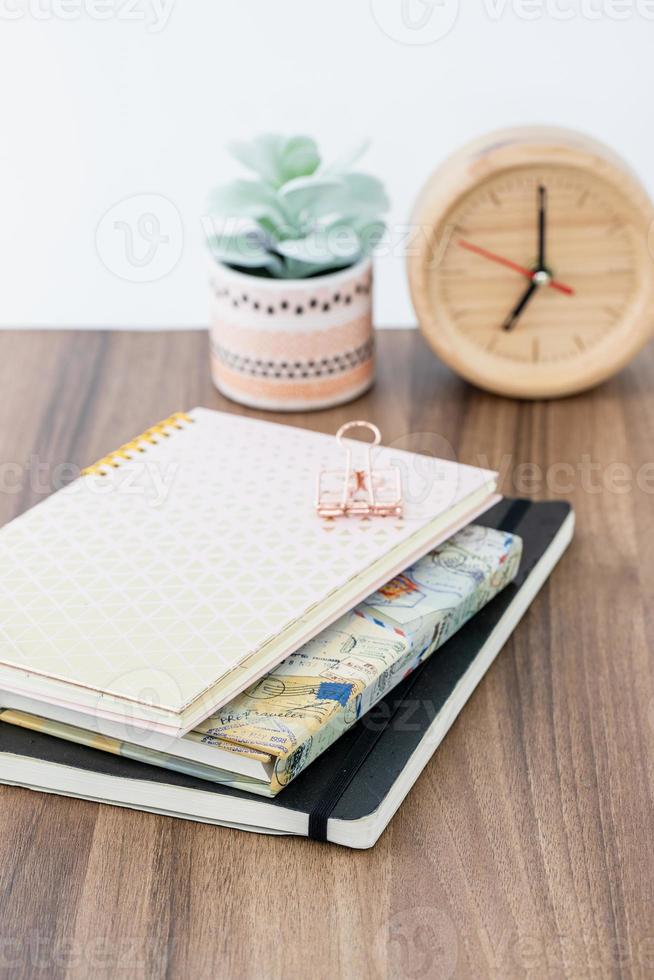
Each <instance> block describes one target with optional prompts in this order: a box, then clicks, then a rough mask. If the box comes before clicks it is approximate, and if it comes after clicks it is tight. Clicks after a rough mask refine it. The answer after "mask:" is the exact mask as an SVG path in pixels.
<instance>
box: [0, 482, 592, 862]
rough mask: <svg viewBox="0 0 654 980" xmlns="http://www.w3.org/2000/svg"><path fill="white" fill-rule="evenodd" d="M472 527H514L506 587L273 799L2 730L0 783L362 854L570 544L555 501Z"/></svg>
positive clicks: (565, 518)
mask: <svg viewBox="0 0 654 980" xmlns="http://www.w3.org/2000/svg"><path fill="white" fill-rule="evenodd" d="M476 523H479V524H484V525H486V526H488V527H496V528H501V529H504V530H507V531H515V533H516V534H519V535H520V536H521V537H522V539H523V544H524V552H523V558H522V563H521V567H520V571H519V572H518V576H517V578H516V580H515V581H514V582H513V583H512V584H511V585H509V586H507V587H506V588H505V589H504V590H503V591H502V592H501V593H500V594H499V595H498V596H497V597H496V598H495V599H493V600H492V601H491V602H490V603H489V604H488V605H487V606H485V607H484V608H483V609H482V610H481V611H480V612H479V613H477V615H476V616H475V617H474V618H473V619H472V620H470V621H469V622H468V623H467V624H466V625H465V626H464V627H463V628H462V629H461V630H460V631H459V632H458V633H457V634H456V635H455V636H453V637H452V638H451V639H450V640H448V642H447V643H446V644H444V646H443V647H441V649H440V650H438V651H437V652H436V653H435V654H434V655H433V656H432V657H431V658H430V659H428V660H427V661H426V662H425V663H424V664H422V665H421V666H420V667H419V668H418V669H417V670H415V671H414V672H413V674H411V675H409V677H407V678H406V679H405V680H404V681H403V682H402V683H401V684H400V685H398V686H397V687H396V688H395V689H394V690H393V691H391V692H390V693H389V694H388V695H387V696H386V697H385V698H384V699H383V700H382V701H380V702H379V704H377V705H376V706H375V708H373V709H372V711H370V712H369V714H368V715H366V716H364V717H363V718H362V719H361V720H360V721H359V722H358V723H357V724H356V725H355V726H354V727H353V728H351V729H350V730H349V731H347V732H346V733H345V734H344V735H343V736H342V737H341V738H340V739H339V740H338V741H337V742H336V743H335V744H334V745H333V746H332V747H331V748H330V749H328V750H327V751H326V752H325V753H324V754H323V755H322V756H321V757H320V759H319V760H317V761H316V762H315V763H313V765H311V766H309V767H308V769H307V770H306V771H305V772H303V773H302V774H300V775H299V776H298V777H297V778H296V779H295V780H294V781H293V782H292V783H291V784H290V785H289V786H288V787H287V788H286V789H285V790H283V791H282V792H281V793H280V794H279V795H278V796H277V797H276V798H275V799H274V800H263V799H261V797H255V796H252V795H250V794H248V793H244V792H241V791H239V790H236V789H232V788H230V787H226V786H220V785H217V784H215V783H209V782H206V781H204V780H201V779H196V778H193V777H191V776H186V775H182V774H180V773H176V772H171V771H169V770H165V769H160V768H157V767H154V766H148V765H145V764H143V763H140V762H134V761H132V760H130V759H126V758H124V757H121V756H116V755H110V754H108V753H105V752H101V751H97V750H95V749H91V748H88V747H86V746H82V745H77V744H74V743H72V742H67V741H63V740H61V739H57V738H53V737H52V736H49V735H43V734H40V733H36V732H32V731H29V730H27V729H23V728H18V727H14V726H13V725H3V726H0V782H3V783H11V784H14V785H18V786H25V787H28V788H31V789H35V790H40V791H44V792H53V793H60V794H64V795H67V796H77V797H80V798H83V799H91V800H98V801H100V802H105V803H112V804H116V805H122V806H129V807H134V808H136V809H143V810H152V811H154V812H157V813H163V814H167V815H170V816H177V817H185V818H187V819H193V820H202V821H205V822H209V823H216V824H221V825H225V826H232V827H239V828H241V829H243V830H250V831H257V832H260V833H273V834H274V833H290V834H299V835H303V836H310V837H313V838H315V839H319V840H330V841H333V842H335V843H340V844H345V845H348V846H350V847H370V846H372V845H373V844H374V843H375V841H376V840H377V839H378V837H379V835H380V834H381V833H382V831H383V830H384V828H385V827H386V825H387V824H388V822H389V821H390V819H391V818H392V816H393V814H394V813H395V811H396V809H397V808H398V806H399V805H400V803H401V802H402V800H403V799H404V797H405V796H406V794H407V793H408V791H409V790H410V788H411V786H412V785H413V783H414V782H415V781H416V779H417V778H418V776H419V774H420V772H421V771H422V769H423V768H424V766H425V765H426V764H427V762H428V761H429V759H430V757H431V755H432V754H433V752H434V751H435V749H436V748H437V746H438V745H439V743H440V742H441V740H442V739H443V737H444V736H445V734H446V733H447V731H448V729H449V728H450V726H451V724H452V722H453V721H454V719H455V718H456V717H457V715H458V714H459V712H460V711H461V709H462V707H463V705H464V704H465V702H466V701H467V699H468V698H469V697H470V695H471V694H472V692H473V690H474V689H475V687H476V686H477V684H478V683H479V681H480V680H481V678H482V677H483V675H484V673H485V672H486V670H487V669H488V667H489V666H490V664H491V663H492V661H493V660H494V659H495V657H496V656H497V654H498V653H499V651H500V649H501V647H502V646H503V644H504V643H505V642H506V640H507V639H508V637H509V636H510V634H511V632H512V631H513V629H514V628H515V626H516V625H517V623H518V622H519V620H520V618H521V617H522V615H523V614H524V612H525V611H526V609H527V608H528V607H529V605H530V603H531V601H532V600H533V598H534V597H535V595H536V594H537V592H538V591H539V589H540V588H541V586H542V584H543V582H544V581H545V580H546V578H547V577H548V575H549V574H550V572H551V570H552V569H553V567H554V566H555V564H556V562H557V561H558V560H559V558H560V557H561V555H562V554H563V552H564V550H565V548H566V547H567V545H568V544H569V542H570V540H571V538H572V533H573V528H574V516H573V513H572V510H571V508H570V506H569V505H568V504H566V503H561V502H548V503H533V502H530V501H524V500H508V499H505V500H502V501H501V502H500V503H498V504H497V505H496V506H495V507H493V508H492V509H491V510H490V511H488V512H487V513H486V514H485V515H484V516H483V517H482V518H479V519H478V520H477V521H476Z"/></svg>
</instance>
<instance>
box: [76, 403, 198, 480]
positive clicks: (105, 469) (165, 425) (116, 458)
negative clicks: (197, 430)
mask: <svg viewBox="0 0 654 980" xmlns="http://www.w3.org/2000/svg"><path fill="white" fill-rule="evenodd" d="M193 421H194V419H192V418H191V416H190V415H188V414H187V413H186V412H174V413H173V414H172V415H169V416H168V418H167V419H164V420H163V421H162V422H157V424H156V425H153V426H151V428H149V429H146V430H145V432H142V433H141V435H140V436H136V438H135V439H130V441H129V442H126V443H125V444H124V445H123V446H119V447H118V449H115V450H114V451H113V452H112V453H109V455H108V456H103V457H102V459H99V460H98V461H97V463H93V464H92V465H91V466H87V467H85V468H84V469H83V470H82V473H81V475H82V476H107V474H108V473H109V471H110V469H118V467H119V466H120V465H121V463H122V462H124V461H125V460H129V459H132V458H133V454H134V453H144V452H145V451H146V446H154V445H156V444H157V442H159V439H160V438H161V437H162V436H163V437H164V438H166V439H167V438H168V436H169V435H170V432H169V431H168V430H169V429H181V428H183V426H181V425H180V424H179V423H180V422H193Z"/></svg>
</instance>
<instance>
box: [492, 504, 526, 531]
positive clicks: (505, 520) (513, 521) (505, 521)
mask: <svg viewBox="0 0 654 980" xmlns="http://www.w3.org/2000/svg"><path fill="white" fill-rule="evenodd" d="M531 503H532V502H531V500H525V499H524V498H521V497H518V498H517V499H516V500H511V501H510V503H509V506H508V509H507V511H506V513H505V515H504V517H502V518H501V520H500V521H499V522H498V527H499V530H500V531H506V532H507V533H508V534H512V533H513V532H514V531H515V530H517V528H518V526H519V524H520V523H521V521H522V519H523V517H524V516H525V514H526V513H527V511H528V510H529V508H530V507H531Z"/></svg>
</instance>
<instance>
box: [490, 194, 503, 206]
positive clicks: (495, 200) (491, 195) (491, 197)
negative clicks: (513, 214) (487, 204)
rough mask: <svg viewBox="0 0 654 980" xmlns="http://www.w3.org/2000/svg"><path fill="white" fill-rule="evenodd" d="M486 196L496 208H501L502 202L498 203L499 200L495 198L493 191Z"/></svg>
mask: <svg viewBox="0 0 654 980" xmlns="http://www.w3.org/2000/svg"><path fill="white" fill-rule="evenodd" d="M488 196H489V197H490V199H491V201H492V202H493V204H494V205H495V207H496V208H501V207H502V202H501V201H500V199H499V197H498V196H497V194H496V193H495V191H491V192H490V194H489V195H488Z"/></svg>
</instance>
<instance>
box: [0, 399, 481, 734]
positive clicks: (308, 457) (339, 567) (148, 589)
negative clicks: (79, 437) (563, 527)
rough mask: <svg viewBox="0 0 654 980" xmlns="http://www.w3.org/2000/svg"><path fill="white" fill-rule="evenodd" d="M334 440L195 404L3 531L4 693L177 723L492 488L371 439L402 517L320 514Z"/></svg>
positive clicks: (284, 649)
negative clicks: (394, 471) (391, 476)
mask: <svg viewBox="0 0 654 980" xmlns="http://www.w3.org/2000/svg"><path fill="white" fill-rule="evenodd" d="M354 445H355V446H356V443H354ZM340 452H341V451H340V449H339V447H338V445H337V444H336V441H335V439H334V437H333V436H328V435H324V434H321V433H316V432H310V431H307V430H303V429H297V428H291V427H288V426H283V425H277V424H274V423H270V422H260V421H258V420H254V419H249V418H243V417H239V416H234V415H227V414H222V413H219V412H213V411H209V410H207V409H202V408H197V409H194V410H193V411H191V412H189V413H177V414H176V415H174V416H171V417H170V418H169V419H166V420H165V421H164V422H162V423H159V424H158V425H156V426H154V427H153V428H151V429H149V430H147V431H146V432H145V433H143V434H142V435H141V436H139V437H137V438H136V439H133V440H131V441H130V442H128V443H126V444H125V445H123V446H121V447H120V449H118V450H116V451H114V452H112V453H110V454H109V455H108V456H106V457H104V458H103V459H101V460H100V461H98V463H96V464H94V465H92V466H90V467H88V469H86V470H85V471H83V474H82V476H81V477H80V478H79V479H77V480H75V481H74V482H73V483H71V484H70V485H69V486H67V487H65V488H64V489H63V490H60V491H59V492H57V493H55V494H53V495H52V496H51V497H49V498H48V499H47V500H45V501H43V502H42V503H40V504H38V505H37V506H36V507H34V508H32V509H31V510H30V511H27V513H25V514H23V515H22V516H20V517H18V518H17V519H16V520H14V521H12V522H11V523H10V524H8V525H7V526H5V527H4V528H3V529H2V530H1V531H0V689H3V690H6V691H12V692H14V693H16V694H22V695H25V696H26V697H29V698H32V699H34V700H35V701H41V702H43V701H45V702H50V703H53V704H60V705H62V706H64V707H68V708H71V709H73V710H77V711H81V712H86V713H90V714H93V715H95V716H96V717H103V718H107V719H108V720H114V721H120V722H122V721H125V722H128V723H132V724H133V725H134V726H136V727H145V728H148V729H152V730H154V731H159V732H162V733H165V734H171V735H178V734H182V733H184V732H186V731H188V730H189V729H191V728H192V727H193V726H194V725H195V724H197V722H199V721H200V720H201V719H202V718H205V717H206V716H207V715H209V714H210V713H211V711H213V710H215V709H216V708H217V707H219V706H220V705H222V704H225V703H226V702H227V701H229V700H231V699H232V698H233V697H234V696H235V695H236V694H238V693H239V692H240V691H242V690H243V689H244V688H246V687H247V686H248V685H249V684H251V683H252V682H253V681H254V680H256V679H257V678H259V677H261V676H262V675H263V674H265V673H267V672H268V671H269V670H271V669H272V668H273V667H274V666H276V665H277V664H278V663H279V662H280V661H281V660H283V659H284V658H285V657H287V656H288V655H289V654H291V653H293V652H294V650H296V649H297V648H298V647H299V646H301V644H302V643H304V642H306V641H307V640H309V639H310V638H311V637H312V636H315V635H316V634H317V633H318V632H319V631H320V630H322V629H323V628H325V627H326V626H328V625H329V624H330V623H332V622H333V621H334V620H335V619H337V618H338V617H339V616H340V615H342V614H343V613H344V612H346V611H347V610H349V609H351V608H352V607H353V606H354V605H356V603H357V602H359V601H360V600H361V599H363V598H365V597H366V596H367V595H369V594H370V593H371V592H373V591H374V590H375V589H376V588H378V587H379V586H380V585H381V584H383V583H384V582H385V581H387V580H388V579H389V578H391V577H392V576H393V575H395V574H396V573H397V572H399V571H401V570H402V569H404V568H406V567H407V566H408V565H410V564H411V563H412V562H413V561H415V560H416V559H417V558H419V557H421V556H422V555H423V554H425V552H427V551H428V550H429V549H430V548H432V547H434V546H435V545H436V544H438V543H440V541H442V540H444V539H445V538H447V537H449V536H450V535H451V534H452V533H453V532H454V531H456V530H458V529H459V528H460V527H461V526H463V525H465V524H467V523H468V522H469V521H470V520H472V519H473V518H474V517H476V516H477V514H479V513H480V512H482V511H483V510H485V509H486V508H487V507H488V506H489V505H490V504H491V503H492V501H493V499H494V498H493V491H494V488H495V478H496V475H495V474H494V473H491V472H489V471H486V470H481V469H476V468H474V467H469V466H463V465H459V464H456V463H453V462H448V461H444V460H436V459H431V458H428V457H422V456H421V457H417V456H415V455H414V454H411V453H407V452H402V451H399V450H395V449H391V448H386V449H384V448H383V447H379V450H378V453H377V456H376V459H377V460H378V461H379V462H380V464H381V465H390V466H394V467H396V468H399V470H400V471H401V473H402V479H403V485H404V499H405V506H404V514H403V516H402V518H397V517H372V518H370V519H368V520H365V521H362V520H358V519H354V518H352V519H350V518H341V519H335V520H328V519H325V518H321V517H319V516H318V514H317V513H316V509H315V484H316V475H317V473H318V472H319V470H321V469H327V470H329V469H334V468H338V467H339V466H342V462H341V457H340ZM376 452H377V450H376Z"/></svg>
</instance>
